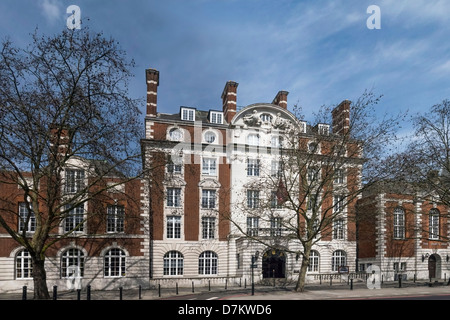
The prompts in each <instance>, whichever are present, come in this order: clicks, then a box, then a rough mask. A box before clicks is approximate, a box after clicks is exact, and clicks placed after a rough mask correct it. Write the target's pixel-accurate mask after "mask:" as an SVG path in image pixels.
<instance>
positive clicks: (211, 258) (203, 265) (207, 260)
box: [198, 251, 217, 275]
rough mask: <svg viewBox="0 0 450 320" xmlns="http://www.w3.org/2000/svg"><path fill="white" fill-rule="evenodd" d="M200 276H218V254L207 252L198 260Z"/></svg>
mask: <svg viewBox="0 0 450 320" xmlns="http://www.w3.org/2000/svg"><path fill="white" fill-rule="evenodd" d="M198 274H202V275H208V274H217V254H216V253H215V252H213V251H205V252H202V254H200V257H199V258H198Z"/></svg>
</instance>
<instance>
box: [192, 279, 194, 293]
mask: <svg viewBox="0 0 450 320" xmlns="http://www.w3.org/2000/svg"><path fill="white" fill-rule="evenodd" d="M192 293H194V281H192Z"/></svg>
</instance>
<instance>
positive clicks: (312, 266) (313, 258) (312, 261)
mask: <svg viewBox="0 0 450 320" xmlns="http://www.w3.org/2000/svg"><path fill="white" fill-rule="evenodd" d="M308 272H319V252H317V251H316V250H311V252H310V254H309V264H308Z"/></svg>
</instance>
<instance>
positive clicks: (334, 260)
mask: <svg viewBox="0 0 450 320" xmlns="http://www.w3.org/2000/svg"><path fill="white" fill-rule="evenodd" d="M346 265H347V254H346V253H345V251H344V250H336V251H335V252H333V256H332V257H331V271H336V272H337V271H339V267H343V266H346Z"/></svg>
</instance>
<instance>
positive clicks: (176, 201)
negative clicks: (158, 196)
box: [167, 188, 181, 208]
mask: <svg viewBox="0 0 450 320" xmlns="http://www.w3.org/2000/svg"><path fill="white" fill-rule="evenodd" d="M167 206H168V207H174V208H178V207H180V206H181V189H180V188H167Z"/></svg>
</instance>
